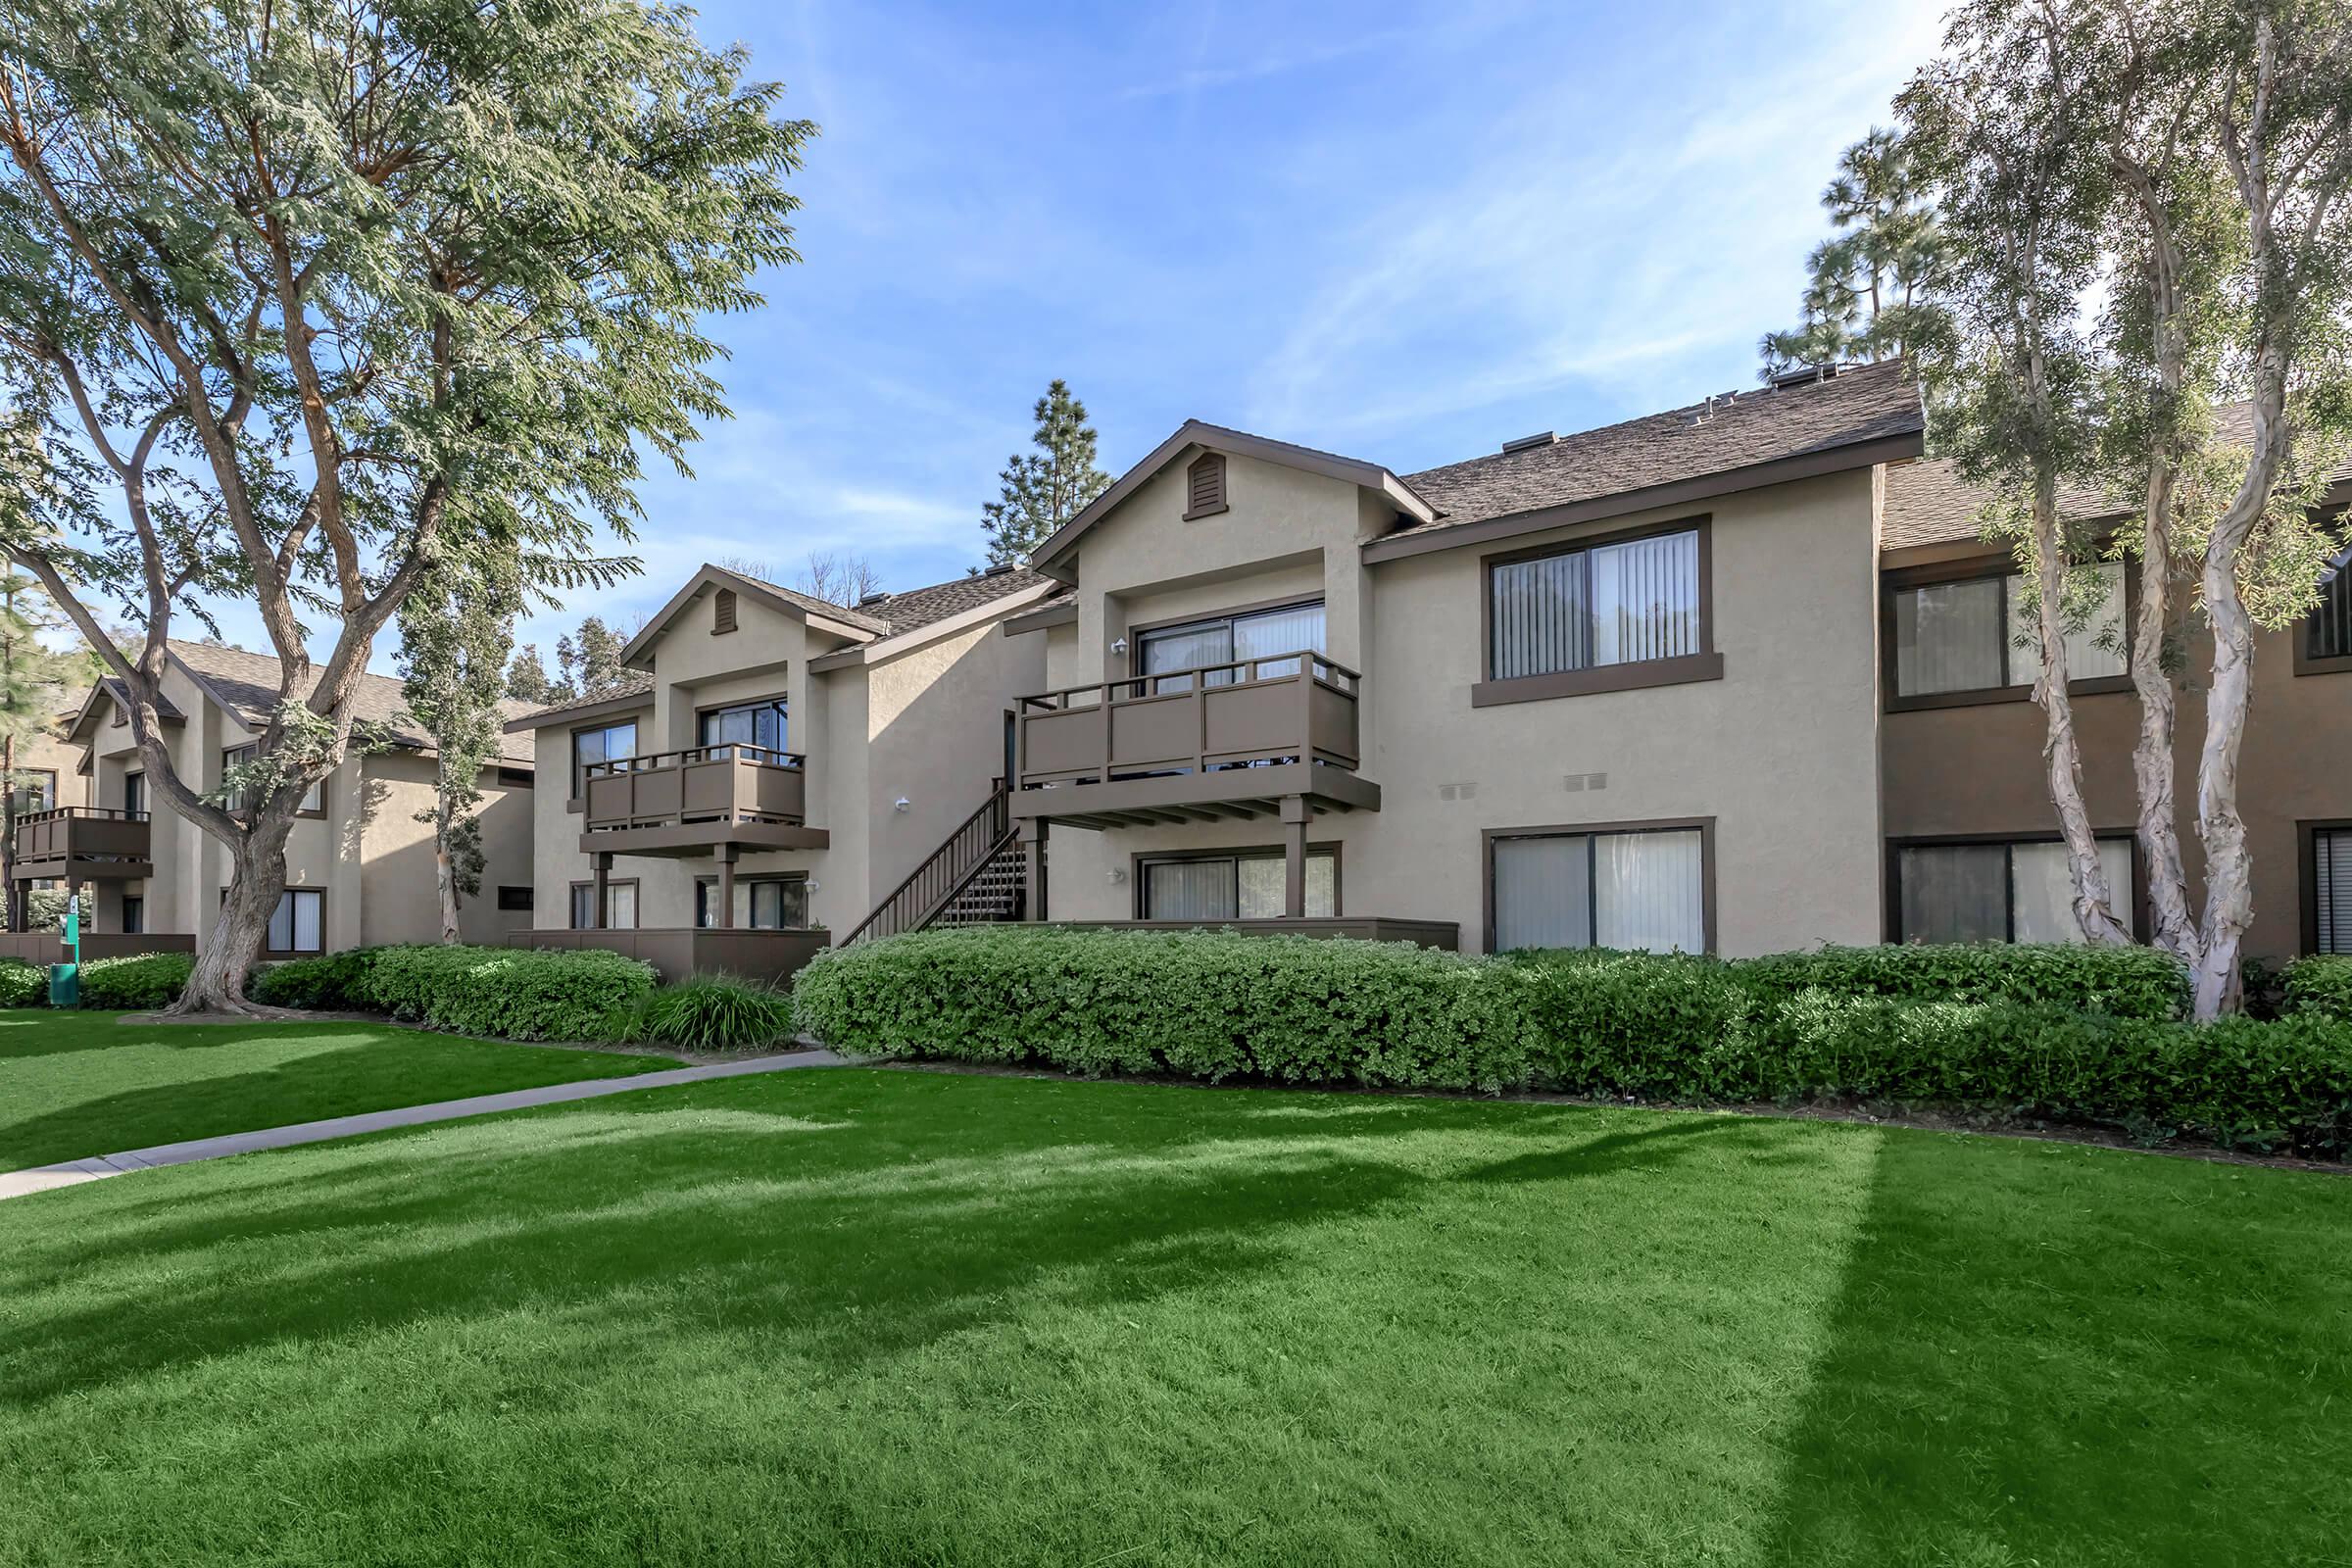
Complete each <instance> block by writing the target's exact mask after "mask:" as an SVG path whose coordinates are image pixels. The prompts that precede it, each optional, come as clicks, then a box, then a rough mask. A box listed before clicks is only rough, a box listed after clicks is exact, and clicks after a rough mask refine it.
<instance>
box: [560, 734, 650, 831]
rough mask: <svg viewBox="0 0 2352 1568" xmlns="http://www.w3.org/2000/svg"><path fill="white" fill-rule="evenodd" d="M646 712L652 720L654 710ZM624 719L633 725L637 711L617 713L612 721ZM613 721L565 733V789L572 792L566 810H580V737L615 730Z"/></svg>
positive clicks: (566, 803)
mask: <svg viewBox="0 0 2352 1568" xmlns="http://www.w3.org/2000/svg"><path fill="white" fill-rule="evenodd" d="M646 716H647V717H649V718H650V717H651V716H652V711H651V710H646ZM623 717H626V718H628V719H629V721H630V722H631V723H635V722H636V711H635V710H631V711H627V712H624V713H615V714H613V719H618V718H623ZM613 719H608V720H607V721H606V722H604V723H602V724H574V725H572V726H571V727H570V728H569V729H566V730H565V731H564V778H565V780H566V781H567V782H566V783H565V785H564V787H565V788H566V789H568V790H570V791H571V793H570V795H568V796H566V797H565V805H564V809H565V810H570V811H576V810H578V809H580V800H581V797H580V737H581V736H582V735H585V734H587V733H588V731H590V730H592V729H613V728H614V727H615V725H614V723H613ZM607 760H610V759H607Z"/></svg>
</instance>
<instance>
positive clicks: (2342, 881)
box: [2305, 824, 2352, 954]
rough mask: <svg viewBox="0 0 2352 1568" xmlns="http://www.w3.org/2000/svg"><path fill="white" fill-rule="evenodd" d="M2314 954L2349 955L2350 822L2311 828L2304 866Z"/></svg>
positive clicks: (2351, 896) (2351, 901)
mask: <svg viewBox="0 0 2352 1568" xmlns="http://www.w3.org/2000/svg"><path fill="white" fill-rule="evenodd" d="M2305 875H2306V879H2307V881H2308V883H2309V886H2310V889H2311V913H2312V923H2311V930H2310V932H2309V935H2310V937H2311V950H2312V951H2313V952H2314V953H2345V954H2352V824H2345V825H2342V826H2337V827H2315V828H2313V829H2312V830H2311V858H2310V863H2309V864H2308V865H2307V866H2306V867H2305Z"/></svg>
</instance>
